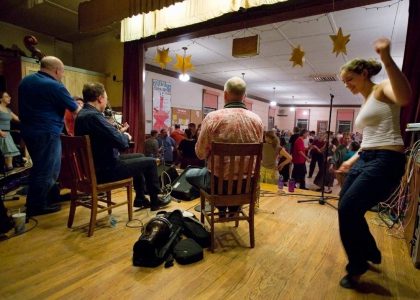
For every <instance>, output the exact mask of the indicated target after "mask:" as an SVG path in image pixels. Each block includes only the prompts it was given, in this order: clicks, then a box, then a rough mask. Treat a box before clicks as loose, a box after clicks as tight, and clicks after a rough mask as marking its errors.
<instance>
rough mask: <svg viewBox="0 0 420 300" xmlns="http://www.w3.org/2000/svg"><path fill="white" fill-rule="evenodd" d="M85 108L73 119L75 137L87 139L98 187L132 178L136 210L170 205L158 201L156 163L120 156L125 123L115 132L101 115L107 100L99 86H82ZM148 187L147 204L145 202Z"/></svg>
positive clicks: (137, 156)
mask: <svg viewBox="0 0 420 300" xmlns="http://www.w3.org/2000/svg"><path fill="white" fill-rule="evenodd" d="M83 99H84V101H85V105H84V106H83V109H82V110H81V111H80V113H79V114H78V116H77V118H76V122H75V127H74V132H75V134H76V135H89V137H90V141H91V147H92V155H93V160H94V165H95V172H96V177H97V180H98V182H99V183H105V182H110V181H116V180H121V179H124V178H129V177H133V182H134V189H135V191H136V197H135V200H134V206H135V207H143V208H146V207H151V210H157V209H159V208H160V207H163V206H166V205H168V204H169V202H170V199H161V198H159V197H158V193H159V192H160V186H159V177H158V171H157V164H156V160H155V159H154V158H152V157H144V155H143V154H125V155H120V153H119V151H120V150H126V149H127V148H128V147H129V141H130V140H131V136H130V134H129V133H128V132H127V129H128V127H129V126H128V124H127V123H125V124H123V126H122V127H121V128H120V129H119V130H118V129H117V128H115V127H114V126H113V125H111V123H109V122H108V120H107V119H106V118H105V116H104V115H103V112H104V110H105V107H106V105H107V103H108V96H107V94H106V91H105V88H104V86H103V85H102V84H101V83H87V84H85V85H84V86H83ZM145 186H146V187H147V190H148V192H149V196H150V202H149V201H148V200H147V199H146V198H145V195H144V194H145V191H144V187H145Z"/></svg>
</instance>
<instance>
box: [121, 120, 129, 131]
mask: <svg viewBox="0 0 420 300" xmlns="http://www.w3.org/2000/svg"><path fill="white" fill-rule="evenodd" d="M128 128H130V125H128V123H127V122H125V123H124V124H122V126H121V128H120V131H121V132H126V131H127V130H128Z"/></svg>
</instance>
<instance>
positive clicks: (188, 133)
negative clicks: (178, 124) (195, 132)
mask: <svg viewBox="0 0 420 300" xmlns="http://www.w3.org/2000/svg"><path fill="white" fill-rule="evenodd" d="M184 132H185V135H186V136H187V139H191V138H192V131H191V129H188V128H187V129H185V130H184Z"/></svg>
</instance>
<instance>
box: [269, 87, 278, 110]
mask: <svg viewBox="0 0 420 300" xmlns="http://www.w3.org/2000/svg"><path fill="white" fill-rule="evenodd" d="M276 105H277V101H276V87H273V100H271V102H270V106H276Z"/></svg>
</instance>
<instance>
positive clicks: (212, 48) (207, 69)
mask: <svg viewBox="0 0 420 300" xmlns="http://www.w3.org/2000/svg"><path fill="white" fill-rule="evenodd" d="M408 5H409V1H408V0H402V1H401V0H393V1H389V2H382V3H378V4H375V5H370V6H365V7H359V8H354V9H349V10H343V11H336V12H333V13H329V14H325V15H317V16H312V17H307V18H302V19H296V20H291V21H285V22H280V23H275V24H271V25H264V26H259V27H255V28H248V29H245V30H239V31H234V32H228V33H223V34H217V35H212V36H208V37H203V38H197V39H193V40H190V41H182V42H176V43H173V44H165V45H162V46H164V47H165V48H166V47H169V49H170V56H171V57H173V61H172V62H171V63H170V64H168V66H167V69H169V70H173V71H176V70H175V69H173V65H174V63H175V61H176V59H175V53H177V54H180V55H183V50H182V47H188V50H187V55H192V63H193V64H194V65H195V70H194V71H193V72H191V73H190V75H191V76H192V77H195V78H199V79H202V80H206V81H209V82H212V83H215V84H218V85H223V84H224V82H225V81H226V80H227V79H228V78H230V77H232V76H242V75H241V74H242V73H245V76H244V78H245V81H246V82H247V86H248V94H250V95H255V96H258V97H261V98H264V99H267V100H272V99H273V95H274V92H273V87H275V88H276V97H275V98H276V101H277V102H278V103H279V104H281V105H292V104H293V105H305V104H308V105H326V104H329V100H330V96H329V95H330V93H332V94H334V95H335V98H334V104H340V105H346V104H351V105H355V104H360V103H361V99H360V98H358V97H355V96H353V95H352V94H351V93H350V92H349V91H347V90H346V89H345V87H344V86H343V84H342V83H341V81H339V80H338V81H335V82H315V81H314V80H313V79H312V78H311V76H312V75H314V74H338V71H339V69H340V66H341V65H342V64H344V63H345V62H346V61H348V60H351V59H352V58H354V57H363V58H378V56H377V55H376V53H375V52H374V50H373V47H372V42H373V41H374V40H375V39H376V38H378V37H381V36H385V37H388V38H390V39H391V40H392V56H393V57H394V59H395V61H396V63H397V64H398V65H399V66H400V67H401V65H402V61H403V55H404V47H405V37H406V30H407V22H408ZM376 8H378V9H376ZM339 27H341V28H342V30H343V34H344V35H347V34H351V37H350V42H349V43H348V44H347V56H345V55H342V54H340V55H339V56H338V57H336V55H335V54H333V53H331V52H332V49H333V44H332V41H331V39H330V37H329V35H332V34H335V32H336V29H338V28H339ZM255 34H259V36H260V49H259V55H257V56H254V57H249V58H234V57H232V55H231V54H232V39H233V38H238V37H244V36H251V35H255ZM297 45H300V46H301V47H302V49H303V51H305V63H304V65H303V67H300V66H296V67H294V68H293V67H292V62H290V61H289V59H290V57H291V52H292V48H291V46H297ZM155 54H156V47H152V48H149V49H148V50H147V52H146V63H148V64H151V65H155V66H158V64H157V63H156V62H154V56H155ZM384 78H385V74H384V72H383V71H381V73H380V74H378V75H377V76H376V80H382V79H384Z"/></svg>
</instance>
